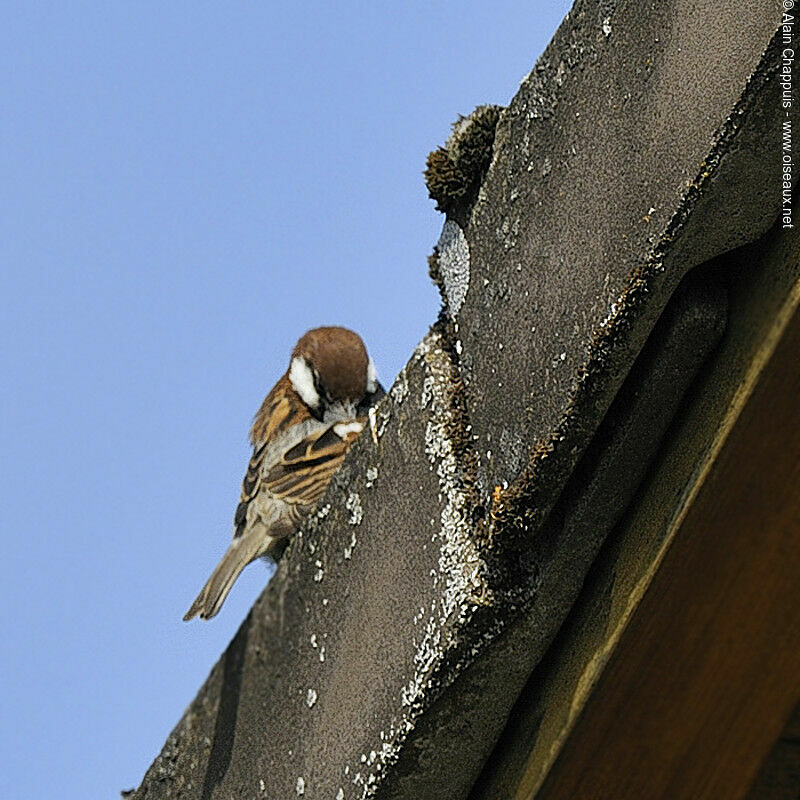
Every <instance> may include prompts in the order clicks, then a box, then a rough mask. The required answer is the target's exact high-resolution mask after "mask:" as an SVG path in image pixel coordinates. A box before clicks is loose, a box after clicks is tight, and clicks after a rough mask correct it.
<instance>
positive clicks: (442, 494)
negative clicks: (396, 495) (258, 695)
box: [401, 335, 488, 708]
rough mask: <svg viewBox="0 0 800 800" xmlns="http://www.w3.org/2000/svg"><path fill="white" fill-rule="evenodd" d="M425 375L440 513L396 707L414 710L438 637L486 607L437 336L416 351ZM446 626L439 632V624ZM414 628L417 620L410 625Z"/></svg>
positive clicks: (435, 658) (436, 659)
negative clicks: (428, 597) (426, 589)
mask: <svg viewBox="0 0 800 800" xmlns="http://www.w3.org/2000/svg"><path fill="white" fill-rule="evenodd" d="M417 350H418V352H419V353H420V355H421V357H422V360H423V363H424V364H425V366H426V368H427V375H426V377H425V379H424V381H423V395H425V405H426V406H429V408H430V419H429V421H428V424H427V426H426V430H425V453H426V454H427V456H428V460H429V461H430V464H431V468H432V469H434V470H435V472H436V475H437V476H438V479H439V498H440V501H441V503H442V511H441V514H440V518H439V529H438V531H436V533H435V535H434V539H435V541H436V543H437V544H438V545H439V559H438V569H436V570H433V571H432V574H431V580H432V583H433V586H434V588H435V590H436V593H437V595H438V597H439V600H438V602H437V603H436V604H435V605H434V607H433V608H432V609H431V612H430V614H429V615H428V617H427V619H426V620H425V622H424V625H423V633H422V638H421V640H420V643H419V645H418V646H417V651H416V653H415V656H414V667H415V669H414V674H413V676H412V677H411V679H410V680H409V681H408V683H407V684H406V685H405V686H404V687H403V689H402V691H401V699H402V703H403V705H404V706H406V707H410V708H416V707H417V706H418V704H419V702H420V701H421V700H422V696H423V693H424V691H425V688H426V687H427V686H428V685H429V684H430V681H431V679H432V678H433V676H434V673H435V672H436V670H437V668H438V667H439V665H440V664H441V662H442V659H443V657H444V654H445V652H446V651H447V649H448V647H449V646H450V645H451V644H452V643H451V642H449V641H443V640H442V636H443V635H445V636H446V635H447V634H446V633H443V632H444V631H448V630H454V629H458V627H459V626H460V624H463V623H464V622H465V621H466V620H467V619H468V618H469V617H470V615H471V614H472V612H473V611H474V610H475V608H476V607H477V606H478V605H480V604H482V603H484V602H485V601H486V597H487V596H488V587H487V585H486V582H485V578H484V572H485V565H484V562H483V560H482V559H481V557H480V554H479V553H478V550H477V548H476V547H475V543H474V542H473V539H472V529H473V524H472V520H471V502H470V498H469V497H468V496H467V494H466V492H465V490H464V481H463V475H462V465H461V463H460V461H459V458H458V456H457V454H456V445H455V444H454V442H453V441H452V439H451V432H452V431H453V430H457V429H458V425H459V423H461V422H462V421H461V420H456V419H454V418H453V414H454V412H453V408H452V396H451V391H452V389H451V376H450V361H449V357H448V356H447V355H446V353H445V352H444V350H443V348H442V346H441V340H440V338H439V337H438V336H437V335H432V336H430V337H428V338H427V339H426V340H425V341H424V342H423V344H422V345H420V347H419V348H417ZM445 621H447V626H446V627H445V625H444V622H445ZM415 622H416V623H417V624H419V623H422V619H421V618H419V619H416V620H415Z"/></svg>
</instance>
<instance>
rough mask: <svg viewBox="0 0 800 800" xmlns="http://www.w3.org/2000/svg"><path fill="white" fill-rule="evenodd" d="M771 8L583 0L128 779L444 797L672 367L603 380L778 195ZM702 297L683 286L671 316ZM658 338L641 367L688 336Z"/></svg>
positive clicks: (488, 733) (171, 790) (452, 791)
mask: <svg viewBox="0 0 800 800" xmlns="http://www.w3.org/2000/svg"><path fill="white" fill-rule="evenodd" d="M777 22H778V5H777V3H772V2H770V3H768V4H765V3H763V2H760V3H756V2H749V1H748V2H745V3H744V5H742V4H739V5H738V6H737V7H736V8H735V9H729V8H728V7H727V6H720V5H718V4H712V3H710V2H706V0H703V1H702V2H689V0H670V1H669V2H663V3H659V4H645V5H643V4H635V3H625V4H622V3H619V4H617V3H615V2H608V1H607V0H600V1H599V2H597V1H595V2H588V1H587V2H583V1H582V0H579V2H578V3H577V4H576V6H575V8H574V9H573V11H572V12H571V13H570V15H569V16H568V18H567V19H566V20H565V22H564V24H563V25H562V27H561V28H560V30H559V32H558V33H557V34H556V37H555V39H554V41H553V43H552V44H551V45H550V47H548V49H547V51H546V52H545V54H544V55H543V56H542V58H541V59H540V61H539V62H538V63H537V66H536V67H535V68H534V70H533V72H532V73H531V74H530V75H529V76H528V77H527V78H526V79H525V80H524V81H523V84H522V86H521V88H520V91H519V93H518V95H517V96H516V97H515V98H514V100H513V101H512V104H511V106H510V107H509V109H508V110H507V111H506V112H504V113H503V114H501V115H500V120H499V123H498V127H497V129H496V135H495V137H494V151H493V152H494V155H493V159H492V162H491V166H490V167H489V171H488V173H487V175H486V179H485V181H484V182H483V184H482V186H481V188H480V191H479V193H478V195H477V199H476V200H475V202H474V205H466V206H464V205H462V206H459V208H458V216H457V218H454V217H452V216H451V218H450V219H449V220H448V222H447V223H446V224H447V225H449V226H451V228H450V230H449V235H448V236H447V237H445V239H446V241H444V243H443V245H442V249H443V250H444V251H445V252H446V254H445V263H444V264H439V265H438V267H437V270H436V271H435V274H436V275H437V280H439V281H440V282H441V284H442V285H441V288H442V289H443V294H444V296H445V298H446V299H447V309H448V310H449V312H450V313H449V315H448V314H444V315H443V317H442V319H441V320H440V321H439V322H438V323H437V324H436V325H435V326H434V328H433V329H432V331H431V332H430V334H429V335H428V336H427V337H426V338H425V339H424V340H423V342H422V343H421V344H420V346H419V347H418V348H417V350H416V351H415V353H414V354H413V356H412V358H411V360H410V361H409V364H408V365H407V366H406V368H405V369H404V370H403V371H402V373H401V374H400V376H398V378H397V380H396V382H395V384H394V386H393V387H392V389H391V390H390V392H389V396H388V397H387V398H386V399H385V400H384V401H383V403H382V404H381V405H380V406H379V407H378V409H377V411H376V413H374V414H373V416H372V419H371V426H370V428H371V430H370V431H369V433H366V432H365V434H364V435H363V436H362V437H361V438H360V439H359V441H358V442H357V443H356V445H355V446H354V448H353V451H352V453H351V456H350V457H349V458H348V460H347V462H346V464H345V466H344V468H343V469H342V470H341V471H340V473H339V474H338V475H337V476H336V478H335V479H334V481H333V482H332V484H331V486H330V487H329V490H328V492H327V494H326V496H325V498H324V500H323V502H322V504H321V505H320V508H319V510H318V512H317V513H316V515H315V516H313V517H312V518H311V519H310V520H309V521H308V523H307V524H306V525H305V526H304V528H303V530H302V531H301V532H300V533H298V535H297V536H296V537H295V538H294V540H293V541H292V543H291V545H290V546H289V548H288V550H287V553H286V555H285V557H284V560H283V561H282V562H281V564H280V565H279V568H278V570H277V573H276V575H275V576H274V578H273V580H272V581H271V583H270V585H269V586H268V587H267V589H266V590H265V592H264V594H263V595H262V597H261V598H260V599H259V601H258V602H257V603H256V605H255V606H254V608H253V610H252V612H251V614H250V615H249V616H248V618H247V620H246V621H245V622H244V624H243V625H242V627H241V629H240V631H239V633H238V634H237V636H236V638H235V639H234V641H233V642H232V643H231V645H230V646H229V648H228V650H227V651H226V653H225V655H224V656H223V658H222V660H221V661H220V663H219V664H218V665H217V666H216V667H215V668H214V670H213V671H212V673H211V675H210V677H209V679H208V681H207V682H206V684H205V686H204V687H203V688H202V689H201V690H200V693H199V694H198V696H197V699H196V700H195V702H194V703H193V704H192V706H191V707H190V708H189V710H188V711H187V712H186V714H185V716H184V718H183V719H182V720H181V722H180V723H179V724H178V726H177V728H176V729H175V731H174V732H173V733H172V735H171V736H170V738H169V739H168V741H167V743H166V745H165V747H164V750H163V751H162V753H161V755H160V756H159V757H158V758H157V759H156V761H155V763H154V764H153V766H152V767H151V769H150V770H149V771H148V773H147V775H146V776H145V779H144V781H143V783H142V785H141V786H140V788H139V789H138V790H137V792H136V794H135V796H136V797H137V798H187V799H188V798H202V799H203V800H205V799H206V798H228V797H237V798H250V797H264V798H282V799H283V798H289V797H295V796H302V797H304V798H334V797H338V798H341V800H352V798H371V797H375V798H387V799H388V798H397V800H399V799H400V798H409V800H411V798H413V800H427V798H431V800H432V799H433V798H441V797H443V796H447V797H451V798H458V797H463V796H465V795H466V793H467V792H468V791H469V787H470V785H471V783H472V780H473V778H474V776H475V774H476V772H477V770H478V769H479V768H480V765H481V763H482V761H483V759H484V758H485V757H486V756H487V754H488V753H489V752H490V750H491V747H492V745H493V743H494V741H495V739H496V737H497V735H498V733H499V731H500V729H501V727H502V725H503V722H504V718H505V714H506V713H507V709H508V707H509V706H510V704H511V702H513V699H514V696H515V693H516V691H517V689H518V687H519V686H520V685H521V683H522V682H524V680H525V678H526V676H527V675H528V674H530V671H531V669H532V668H533V667H534V666H535V664H536V662H537V660H538V659H539V658H540V657H541V655H542V653H543V652H544V651H545V649H546V647H547V646H548V644H549V642H550V640H551V639H552V636H553V635H554V633H555V631H556V630H557V629H558V626H559V625H560V624H561V622H562V620H563V619H564V616H565V614H566V613H567V611H568V609H569V607H570V605H571V604H572V603H573V602H574V599H575V596H576V595H577V592H578V591H579V589H580V586H581V583H582V581H583V579H584V576H585V574H586V572H587V570H588V568H589V566H590V564H591V561H592V559H593V558H594V556H595V554H596V552H597V549H598V547H599V546H600V544H601V542H602V539H603V537H604V535H605V533H606V532H607V530H608V528H609V527H610V525H611V524H613V521H614V519H615V516H616V515H618V514H619V513H620V511H621V509H622V508H624V505H625V503H626V501H627V499H628V498H629V496H630V493H631V492H632V491H633V490H634V489H635V484H636V481H637V480H638V479H639V477H640V474H641V469H643V468H644V465H645V464H646V462H647V459H648V458H649V457H650V456H652V451H653V448H655V447H656V446H657V443H658V438H659V436H660V434H661V432H662V431H663V429H664V426H665V425H666V424H667V422H668V421H669V418H670V415H671V413H672V411H673V410H674V406H675V404H676V403H677V402H678V401H679V398H680V389H681V385H680V382H675V385H674V386H673V385H672V384H669V385H668V387H667V388H669V389H670V391H669V392H663V391H662V392H660V393H659V392H655V394H653V392H652V387H651V388H650V390H649V392H648V391H644V392H643V393H642V392H640V393H638V394H637V393H636V392H633V394H631V393H627V394H626V393H623V394H622V395H620V400H619V403H618V404H615V406H614V408H616V409H617V411H616V412H615V411H613V410H612V413H611V414H610V415H608V416H607V412H608V410H609V407H611V404H612V401H613V399H614V396H615V394H616V393H617V392H618V390H619V388H620V386H621V385H622V384H623V381H624V380H625V378H626V376H627V375H628V373H629V372H630V370H631V368H632V365H633V364H634V362H635V360H636V358H637V356H638V355H639V353H640V351H641V349H642V346H643V344H644V342H645V341H646V339H647V337H648V335H649V334H650V333H651V331H652V330H653V327H654V325H655V324H656V322H657V320H658V319H659V317H660V315H661V314H662V311H663V310H664V308H665V307H666V306H667V304H668V302H669V300H670V297H671V296H672V294H673V293H674V291H675V288H676V287H677V286H678V285H679V284H680V282H681V280H682V279H683V278H684V276H685V275H686V273H687V272H688V271H689V270H690V269H691V268H692V267H693V266H695V265H696V264H698V263H700V262H702V261H706V260H708V259H710V258H712V257H714V256H715V255H718V254H719V253H721V252H723V251H725V250H727V249H729V248H730V247H733V246H734V245H736V244H740V243H741V242H742V241H745V240H750V239H753V238H755V237H756V236H758V235H759V234H760V233H761V232H762V231H763V230H764V229H765V228H766V227H767V226H768V224H769V222H771V220H772V219H774V217H775V216H776V215H777V211H778V198H777V196H776V198H775V201H774V202H768V197H767V194H766V191H767V188H766V187H767V186H768V184H767V181H768V180H769V177H768V174H769V164H770V158H771V154H774V151H773V145H772V137H773V135H774V128H773V127H772V126H773V125H774V122H773V121H772V120H771V117H770V114H771V111H772V105H771V103H773V102H774V88H775V86H776V82H775V80H774V75H775V70H776V65H777V53H778V50H777V48H776V47H775V45H774V43H773V45H772V47H771V48H770V49H768V44H769V42H770V37H771V36H772V35H773V33H774V31H775V29H776V27H777ZM765 51H766V54H765ZM712 74H713V80H712V79H711V77H710V76H711V75H712ZM695 76H696V77H695ZM480 163H481V164H483V161H482V160H481V161H480ZM481 169H482V167H481ZM453 225H457V226H458V227H459V229H460V231H459V232H455V231H453V230H452V226H453ZM454 234H456V235H454ZM462 237H463V238H462ZM465 245H466V248H465ZM439 255H441V253H440V254H439ZM465 258H466V269H465V268H464V260H465ZM448 259H450V260H448ZM690 296H691V297H692V298H697V297H699V296H700V295H698V294H697V293H696V292H695V293H690ZM693 308H701V309H705V310H704V311H701V312H697V313H696V312H695V311H693V310H692V309H693ZM715 308H716V311H715V310H714V309H715ZM718 312H719V308H718V307H716V306H715V305H714V302H711V303H710V305H709V303H700V304H699V306H693V305H692V304H691V303H689V304H688V305H685V306H684V307H683V311H682V312H680V313H679V314H678V317H677V319H678V323H676V324H677V327H676V328H675V330H677V331H678V332H680V331H683V332H684V333H685V332H686V331H687V330H688V331H693V330H697V328H696V327H693V326H695V325H696V324H701V327H702V325H706V326H709V325H710V327H706V328H705V330H710V331H714V330H718V327H719V326H718V322H719V313H718ZM667 338H668V339H669V341H670V342H673V341H678V340H677V339H676V340H673V339H671V338H669V337H667ZM678 339H679V340H680V341H681V342H683V344H682V345H681V346H676V347H674V348H672V349H671V350H670V348H666V351H665V352H666V355H665V356H664V357H665V358H666V362H664V361H662V362H660V363H661V364H662V367H661V368H662V369H663V368H664V367H663V364H664V363H666V364H667V366H670V365H671V367H670V368H673V369H680V368H681V367H683V368H687V365H689V366H690V365H692V364H694V365H695V366H696V363H697V358H698V356H701V355H702V353H700V354H698V353H693V352H692V348H689V351H688V352H687V349H686V344H685V341H686V340H685V337H684V338H683V339H681V338H680V337H678ZM665 341H666V340H665ZM639 363H640V364H641V363H643V362H641V361H640V362H639ZM678 375H682V377H687V376H689V375H690V371H689V370H688V369H687V372H686V374H685V375H683V374H682V373H678ZM629 385H630V384H629ZM636 409H638V410H636ZM604 418H605V419H606V423H605V424H603V420H604ZM601 424H603V427H601ZM609 426H610V427H609ZM643 426H645V427H643ZM598 428H600V429H601V436H600V438H598V439H596V440H595V443H594V444H593V445H592V446H591V447H589V442H590V440H591V438H592V436H593V435H594V434H595V433H596V431H597V430H598ZM645 430H646V431H647V432H648V433H649V435H648V436H643V435H642V433H643V431H645ZM603 431H605V433H603ZM587 447H589V449H588V450H587ZM581 459H583V460H581ZM576 465H579V466H578V470H577V471H575V468H576ZM587 465H588V466H587ZM571 475H572V479H571V480H570V476H571ZM565 487H566V488H565ZM609 487H613V488H614V490H613V491H611V492H610V496H609V497H606V498H605V499H604V503H605V505H603V503H600V502H599V501H598V498H604V493H605V494H609V491H608V489H609ZM559 497H562V498H564V501H563V502H564V503H566V505H564V504H562V502H561V501H559ZM567 501H569V502H567ZM554 507H555V509H556V512H555V514H550V512H551V510H552V509H553V508H554Z"/></svg>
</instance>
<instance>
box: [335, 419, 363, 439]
mask: <svg viewBox="0 0 800 800" xmlns="http://www.w3.org/2000/svg"><path fill="white" fill-rule="evenodd" d="M363 430H364V423H363V422H355V421H354V422H337V423H336V424H335V425H334V426H333V431H334V433H335V434H336V435H337V436H338V437H339V438H340V439H346V438H347V437H348V436H349V435H350V434H351V433H361V431H363Z"/></svg>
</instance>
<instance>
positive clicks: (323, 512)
mask: <svg viewBox="0 0 800 800" xmlns="http://www.w3.org/2000/svg"><path fill="white" fill-rule="evenodd" d="M330 512H331V504H330V503H325V505H324V506H320V508H318V509H317V519H325V517H327V516H328V514H330ZM311 552H312V553H313V552H314V551H313V550H312V551H311Z"/></svg>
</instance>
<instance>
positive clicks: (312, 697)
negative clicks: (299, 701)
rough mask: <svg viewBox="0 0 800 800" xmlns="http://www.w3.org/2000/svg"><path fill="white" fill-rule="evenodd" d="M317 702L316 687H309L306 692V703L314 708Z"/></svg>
mask: <svg viewBox="0 0 800 800" xmlns="http://www.w3.org/2000/svg"><path fill="white" fill-rule="evenodd" d="M316 702H317V693H316V691H315V690H314V689H309V690H308V691H307V692H306V705H307V706H308V707H309V708H314V704H315V703H316Z"/></svg>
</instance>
